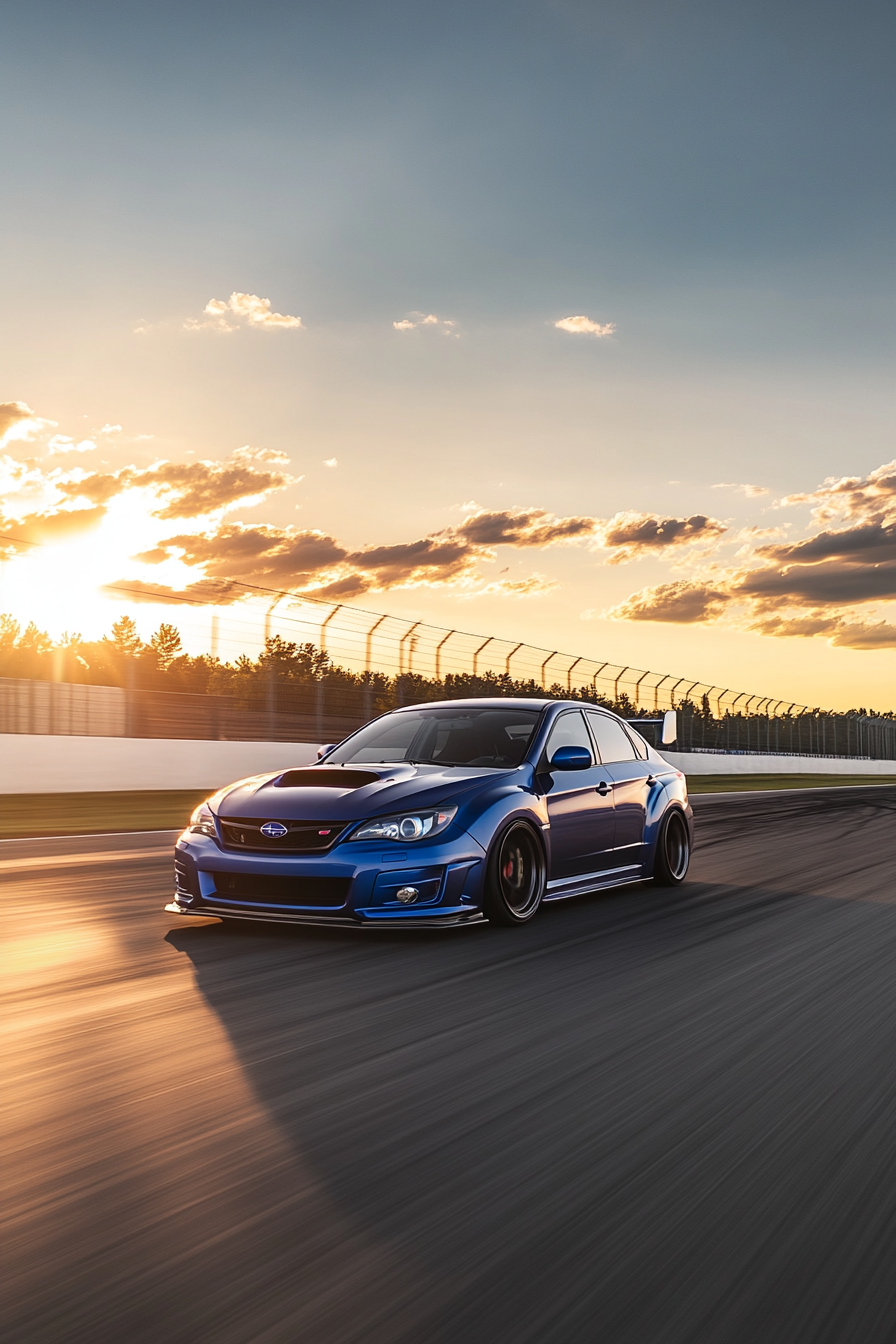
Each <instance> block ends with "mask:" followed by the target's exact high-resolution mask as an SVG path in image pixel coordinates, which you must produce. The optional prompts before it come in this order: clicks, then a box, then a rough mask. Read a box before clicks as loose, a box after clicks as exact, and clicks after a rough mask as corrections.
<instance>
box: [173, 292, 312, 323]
mask: <svg viewBox="0 0 896 1344" xmlns="http://www.w3.org/2000/svg"><path fill="white" fill-rule="evenodd" d="M203 311H204V312H205V313H206V314H207V315H208V316H209V318H210V319H211V321H208V322H199V321H197V320H196V319H195V318H190V320H189V321H187V322H185V323H184V326H185V327H186V328H187V329H188V330H189V331H201V330H203V329H207V328H213V329H215V330H217V331H236V329H237V327H238V326H239V324H240V322H243V323H245V325H246V326H249V327H264V328H266V329H267V330H273V329H277V330H280V331H283V330H289V329H295V328H297V327H301V325H302V319H301V318H300V317H293V316H292V315H291V314H290V313H274V312H271V301H270V299H261V298H259V296H258V295H257V294H243V293H241V292H240V291H238V290H234V292H233V293H232V294H231V296H230V298H229V299H209V301H208V303H207V304H206V305H205V308H204V310H203ZM231 319H235V321H234V320H231Z"/></svg>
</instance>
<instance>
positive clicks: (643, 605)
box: [606, 579, 729, 625]
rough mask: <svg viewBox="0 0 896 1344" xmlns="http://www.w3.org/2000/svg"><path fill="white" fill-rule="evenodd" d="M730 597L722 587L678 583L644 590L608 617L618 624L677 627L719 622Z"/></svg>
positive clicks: (635, 594) (684, 582)
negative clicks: (659, 623) (653, 623)
mask: <svg viewBox="0 0 896 1344" xmlns="http://www.w3.org/2000/svg"><path fill="white" fill-rule="evenodd" d="M728 601H729V595H728V593H727V592H725V590H724V589H723V588H714V587H711V586H710V585H709V584H706V583H693V582H689V581H687V580H684V579H682V580H679V581H678V582H677V583H661V584H659V585H658V586H657V587H655V588H642V589H641V591H640V592H639V593H632V595H631V597H627V598H626V599H625V601H624V602H620V603H619V604H618V605H617V606H615V607H611V608H610V610H609V611H608V612H607V613H606V615H607V616H608V617H609V618H610V619H611V620H615V621H666V622H674V623H675V624H677V625H693V624H695V623H696V622H698V621H699V622H709V621H716V620H718V618H719V617H720V616H721V615H722V613H723V611H724V610H725V605H726V603H727V602H728Z"/></svg>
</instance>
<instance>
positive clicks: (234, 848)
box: [165, 699, 693, 928]
mask: <svg viewBox="0 0 896 1344" xmlns="http://www.w3.org/2000/svg"><path fill="white" fill-rule="evenodd" d="M692 841H693V813H692V811H691V808H690V805H689V803H688V796H687V786H686V783H685V779H684V776H683V775H682V773H681V772H680V771H679V770H676V769H675V768H674V766H671V765H669V764H668V763H667V762H666V761H665V760H664V759H663V758H662V756H661V755H659V753H658V752H656V751H655V750H654V749H653V748H652V747H650V746H649V745H648V744H647V743H646V742H645V741H644V739H643V738H642V737H640V736H639V734H638V733H637V732H635V731H634V730H633V728H632V727H631V725H629V724H627V723H625V722H624V721H623V720H622V719H620V718H618V717H617V716H616V715H615V714H611V713H609V712H608V711H607V710H604V709H599V708H595V707H593V706H591V705H583V704H581V703H579V702H563V701H556V700H511V699H493V700H455V701H448V702H445V701H440V702H439V703H437V704H429V705H413V706H409V707H407V708H404V709H397V710H393V711H392V712H391V713H389V714H384V715H383V716H382V717H381V718H379V719H375V720H374V721H373V722H372V723H368V724H367V725H366V726H365V727H364V728H361V729H359V731H358V732H356V733H353V734H352V736H351V737H348V738H346V740H345V741H344V742H341V743H340V744H339V745H338V746H333V747H327V748H325V749H324V750H323V752H322V753H321V759H320V760H319V761H318V763H317V764H316V765H312V766H307V767H304V768H302V769H296V770H285V771H283V770H281V771H278V772H277V773H275V774H268V775H256V776H254V777H253V778H251V779H243V780H240V781H239V782H238V783H236V784H232V785H230V786H229V787H227V788H224V789H221V790H220V791H219V792H218V793H216V794H215V795H214V796H213V797H211V798H209V799H208V801H207V802H205V803H203V804H201V806H199V807H198V808H197V809H196V811H195V812H194V813H193V816H192V818H191V820H190V825H189V826H188V827H187V829H186V830H185V831H184V833H183V835H181V836H180V838H179V839H178V841H177V847H176V850H175V862H174V869H175V894H174V900H173V902H172V903H171V904H170V905H167V906H166V907H165V909H166V910H168V911H170V912H171V913H172V914H178V915H202V916H209V915H217V916H222V917H224V918H231V919H233V918H235V919H257V920H271V921H274V922H277V923H298V924H345V925H354V926H357V925H366V926H368V927H372V926H377V927H381V928H382V927H387V928H394V927H395V926H397V925H401V926H402V927H406V926H410V927H418V928H419V927H421V926H424V925H425V926H434V927H440V926H445V925H458V924H468V923H475V922H477V921H481V920H485V919H487V920H489V921H491V922H492V923H497V924H509V925H517V924H525V923H526V922H527V921H528V920H530V919H531V918H532V917H533V915H535V914H536V912H537V911H538V909H539V907H540V906H541V905H542V903H543V902H546V901H558V900H564V899H565V898H566V897H569V896H578V895H580V894H582V893H584V892H588V891H595V890H597V889H598V888H602V887H615V886H620V885H622V884H624V883H627V882H641V881H643V880H645V879H652V880H653V881H654V882H658V883H661V884H663V885H666V886H676V885H678V884H679V883H681V882H683V881H684V878H685V875H686V873H687V870H688V862H689V859H690V853H691V845H692Z"/></svg>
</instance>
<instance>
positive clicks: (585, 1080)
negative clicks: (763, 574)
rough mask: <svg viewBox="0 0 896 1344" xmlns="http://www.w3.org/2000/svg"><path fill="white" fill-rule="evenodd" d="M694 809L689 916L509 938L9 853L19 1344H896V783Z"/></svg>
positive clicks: (7, 988)
mask: <svg viewBox="0 0 896 1344" xmlns="http://www.w3.org/2000/svg"><path fill="white" fill-rule="evenodd" d="M695 806H696V808H697V815H698V826H699V849H698V852H697V854H696V856H695V861H694V865H693V867H692V870H691V879H690V880H689V882H688V883H687V885H686V886H685V887H684V888H682V889H681V890H680V891H678V892H674V893H673V894H671V895H670V894H669V893H667V892H665V891H662V890H659V889H653V888H652V887H650V886H649V885H644V886H638V887H630V888H627V889H623V890H621V891H619V892H616V893H611V894H608V895H602V896H594V897H589V898H583V899H579V900H577V901H573V902H571V903H567V904H565V905H560V906H555V907H553V908H550V909H547V910H545V911H544V912H542V914H541V915H540V917H539V918H538V919H537V920H536V921H535V923H533V924H532V925H530V926H528V927H526V928H524V929H522V930H503V929H490V928H487V927H480V928H471V929H465V930H460V931H457V932H450V931H449V932H442V933H438V934H437V933H406V934H404V935H399V934H392V933H369V932H363V931H359V932H355V931H352V930H349V931H343V930H338V931H337V930H333V931H329V930H324V931H321V930H318V929H313V930H312V929H291V930H283V929H275V930H272V929H270V928H269V927H268V926H265V925H254V926H253V925H243V926H240V925H231V926H230V927H225V926H224V925H222V924H219V923H218V922H216V921H212V920H209V921H204V922H198V921H193V922H188V921H187V920H182V919H178V918H177V917H176V916H169V915H165V914H164V913H162V910H161V906H162V904H163V901H164V900H165V899H167V897H168V891H169V886H170V872H171V857H170V847H169V845H168V843H167V837H164V836H159V835H142V836H132V837H125V838H119V839H116V838H113V837H100V838H92V839H86V840H85V839H80V840H56V841H39V842H35V841H31V842H25V841H20V842H19V841H17V842H6V843H4V844H3V845H2V846H0V890H2V894H3V899H4V911H5V913H4V925H5V932H4V943H5V966H6V969H5V972H4V976H3V989H4V1005H5V1006H4V1008H3V1030H4V1034H5V1041H6V1043H5V1049H4V1059H5V1065H4V1067H5V1070H6V1071H7V1073H8V1075H9V1077H8V1079H7V1081H6V1083H5V1084H4V1086H3V1094H2V1104H3V1113H4V1117H5V1119H4V1125H5V1129H6V1138H5V1160H4V1168H5V1175H6V1186H7V1191H8V1196H7V1204H6V1224H5V1231H4V1239H3V1271H2V1280H3V1285H2V1291H3V1296H4V1305H3V1315H2V1321H0V1326H2V1329H3V1335H4V1339H5V1341H6V1342H7V1344H12V1342H13V1341H41V1342H42V1344H43V1341H48V1342H49V1341H53V1342H54V1344H55V1342H56V1341H66V1342H68V1341H81V1340H85V1341H87V1340H89V1341H106V1340H108V1341H116V1344H117V1342H118V1341H121V1344H142V1342H143V1341H146V1342H147V1344H149V1342H150V1341H151V1342H152V1344H180V1341H190V1344H197V1341H199V1342H202V1344H204V1341H214V1344H242V1342H243V1341H250V1340H251V1341H259V1342H260V1344H275V1342H276V1344H279V1342H280V1341H284V1342H285V1341H289V1342H290V1344H292V1342H293V1341H297V1342H299V1344H344V1342H345V1344H348V1341H352V1342H354V1341H358V1342H359V1344H360V1342H361V1341H363V1342H364V1344H443V1342H444V1344H468V1342H472V1344H479V1341H482V1342H483V1344H504V1342H505V1341H506V1342H507V1344H511V1342H512V1344H527V1342H528V1341H533V1342H536V1341H537V1344H544V1342H545V1341H558V1342H559V1344H578V1342H579V1341H583V1342H585V1341H587V1342H588V1344H654V1342H655V1341H662V1342H663V1344H729V1342H732V1344H733V1342H735V1341H736V1342H737V1344H741V1342H742V1344H779V1342H780V1344H802V1342H803V1341H811V1342H812V1344H822V1342H826V1341H838V1342H839V1341H856V1344H877V1342H878V1341H879V1342H880V1344H884V1341H887V1344H892V1341H893V1340H894V1339H896V788H893V787H891V786H875V787H867V788H853V789H837V790H830V791H826V790H811V791H801V792H792V793H787V794H774V795H771V794H761V793H760V794H757V793H751V794H747V795H726V796H715V797H713V796H705V797H702V798H701V797H698V798H697V799H696V800H695ZM163 842H165V843H164V847H162V845H163Z"/></svg>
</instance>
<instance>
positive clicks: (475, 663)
mask: <svg viewBox="0 0 896 1344" xmlns="http://www.w3.org/2000/svg"><path fill="white" fill-rule="evenodd" d="M493 639H494V635H489V637H488V639H487V640H486V641H485V643H484V644H480V645H479V648H478V649H477V650H476V652H475V653H474V654H473V676H474V677H475V676H476V675H477V672H478V669H479V655H480V653H481V652H482V650H483V649H485V648H487V647H488V645H489V644H491V642H492V640H493Z"/></svg>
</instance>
